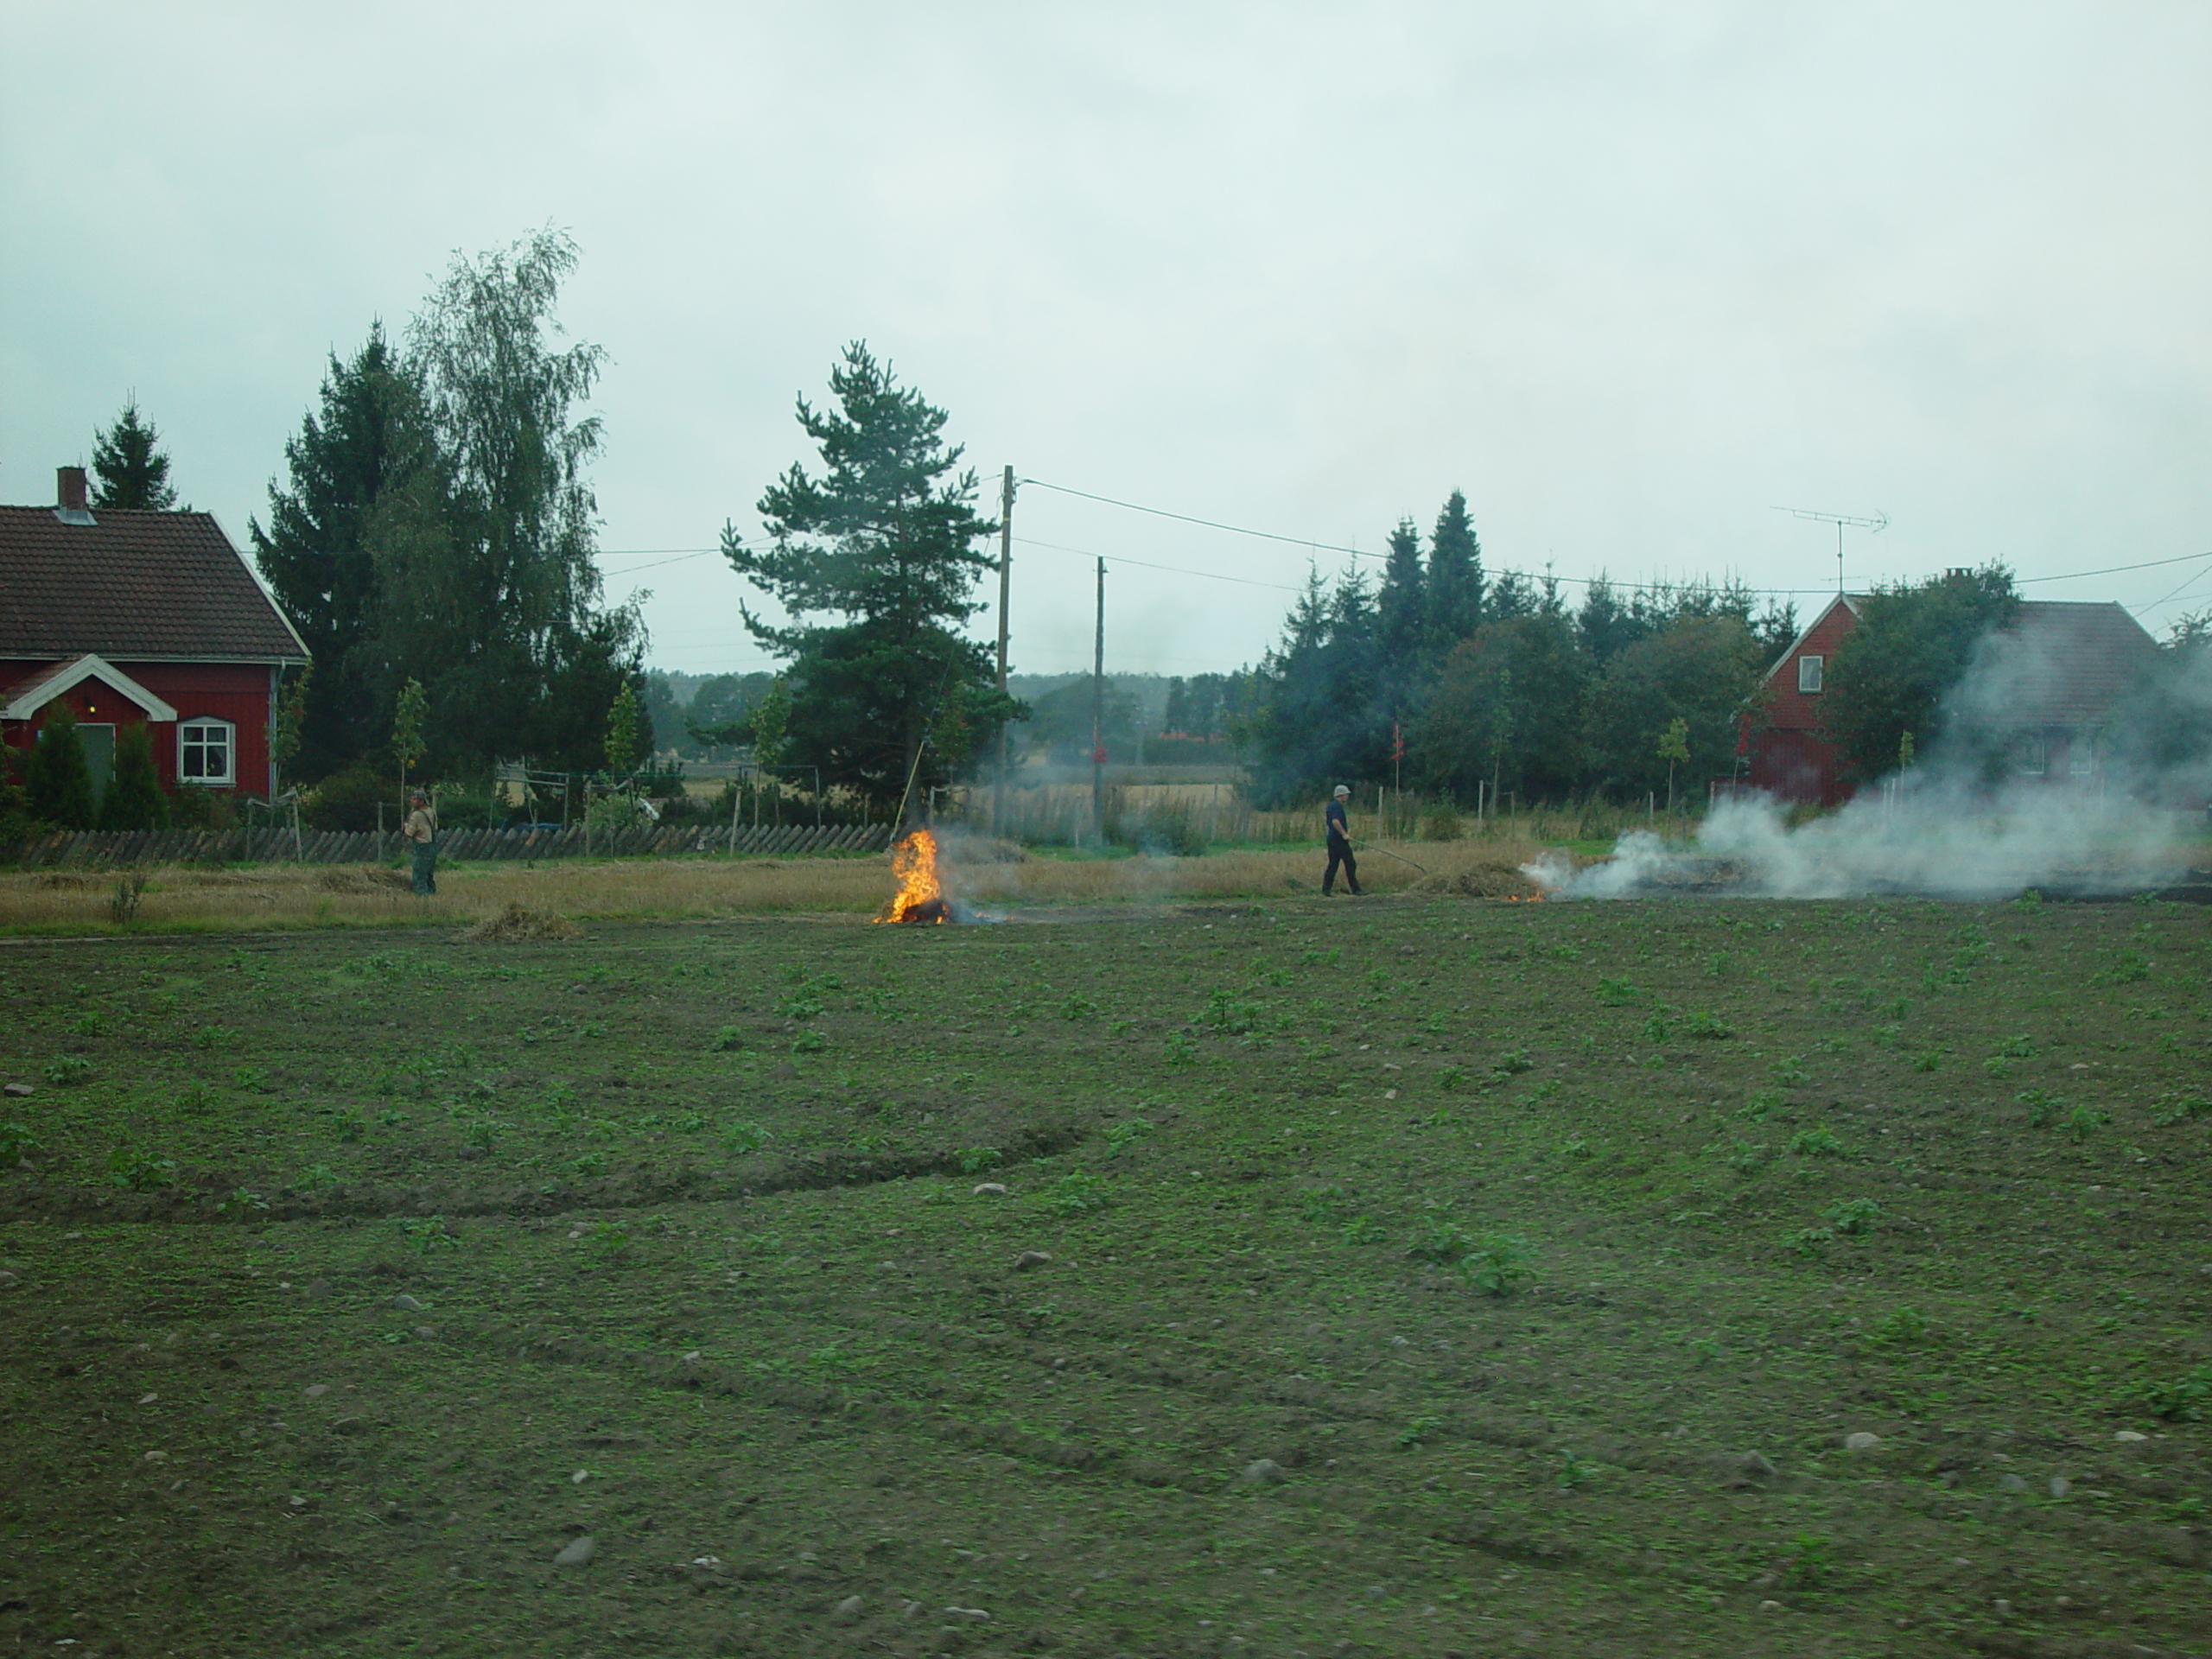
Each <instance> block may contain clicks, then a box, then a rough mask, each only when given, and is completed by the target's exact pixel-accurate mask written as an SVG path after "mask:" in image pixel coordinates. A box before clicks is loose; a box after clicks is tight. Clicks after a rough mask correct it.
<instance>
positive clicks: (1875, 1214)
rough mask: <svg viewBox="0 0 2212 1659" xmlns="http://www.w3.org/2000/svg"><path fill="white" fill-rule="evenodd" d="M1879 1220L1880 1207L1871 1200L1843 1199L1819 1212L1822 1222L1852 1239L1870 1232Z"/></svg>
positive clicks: (1880, 1214) (1880, 1216)
mask: <svg viewBox="0 0 2212 1659" xmlns="http://www.w3.org/2000/svg"><path fill="white" fill-rule="evenodd" d="M1881 1218H1882V1206H1881V1205H1878V1204H1877V1203H1875V1202H1874V1200H1873V1199H1872V1198H1844V1199H1841V1200H1840V1201H1839V1202H1837V1203H1834V1204H1832V1205H1829V1206H1828V1207H1827V1209H1826V1210H1824V1211H1821V1220H1822V1221H1825V1222H1827V1223H1829V1224H1832V1225H1833V1226H1834V1228H1835V1230H1836V1231H1838V1232H1839V1233H1843V1234H1846V1235H1848V1236H1851V1237H1853V1238H1856V1237H1858V1236H1859V1235H1861V1234H1864V1233H1871V1232H1872V1231H1873V1230H1874V1224H1875V1223H1876V1222H1878V1221H1879V1220H1880V1219H1881Z"/></svg>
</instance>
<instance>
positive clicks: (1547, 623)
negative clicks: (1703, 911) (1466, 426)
mask: <svg viewBox="0 0 2212 1659" xmlns="http://www.w3.org/2000/svg"><path fill="white" fill-rule="evenodd" d="M1388 548H1389V551H1388V553H1387V555H1386V556H1385V559H1384V562H1383V572H1382V577H1381V582H1380V583H1379V585H1378V586H1374V587H1370V583H1369V582H1368V579H1367V576H1366V574H1365V573H1364V572H1363V571H1360V570H1357V569H1352V570H1347V571H1345V572H1344V574H1343V575H1340V576H1339V577H1338V579H1337V580H1336V581H1335V582H1325V581H1324V580H1323V578H1322V577H1321V576H1320V575H1319V572H1315V573H1313V574H1312V575H1309V577H1308V579H1307V582H1306V588H1305V590H1304V591H1303V592H1302V593H1301V594H1300V595H1299V597H1298V599H1297V600H1296V601H1294V603H1293V605H1292V607H1291V609H1290V613H1289V615H1288V616H1287V618H1286V619H1285V620H1284V624H1283V633H1282V638H1281V642H1280V643H1279V644H1278V645H1276V646H1275V647H1274V649H1273V650H1272V651H1270V652H1268V655H1267V657H1266V658H1264V659H1263V660H1262V664H1261V665H1260V667H1259V669H1258V670H1257V671H1255V675H1254V677H1253V690H1252V693H1251V705H1250V707H1249V709H1248V710H1247V711H1246V712H1245V713H1243V715H1241V716H1240V718H1239V719H1238V720H1237V721H1236V734H1237V736H1238V738H1239V740H1240V742H1241V744H1242V746H1243V751H1244V753H1245V756H1246V759H1247V760H1248V762H1249V766H1250V767H1251V772H1252V778H1253V789H1254V793H1255V797H1256V798H1258V799H1260V800H1261V801H1262V803H1264V804H1269V805H1281V804H1289V803H1292V802H1295V801H1300V800H1304V799H1306V798H1310V797H1312V796H1314V795H1316V794H1317V793H1319V792H1320V791H1323V790H1325V788H1326V787H1327V786H1330V785H1334V784H1336V783H1353V784H1361V785H1374V784H1377V783H1383V782H1387V781H1389V779H1391V778H1392V777H1393V776H1394V775H1398V776H1402V779H1403V782H1404V784H1405V785H1406V786H1407V787H1408V788H1409V789H1413V790H1417V791H1422V792H1425V793H1437V794H1444V795H1450V796H1452V797H1456V798H1459V799H1461V800H1463V801H1465V802H1467V803H1470V804H1471V803H1473V802H1474V801H1475V800H1476V799H1477V798H1478V797H1479V796H1488V795H1490V794H1491V793H1493V792H1511V793H1513V794H1515V795H1516V796H1518V797H1519V798H1522V799H1532V798H1549V799H1560V798H1566V797H1568V796H1573V795H1580V794H1584V793H1587V792H1589V791H1599V792H1601V793H1605V794H1608V795H1611V796H1614V797H1616V798H1640V797H1641V796H1642V795H1643V793H1644V791H1647V790H1649V791H1657V792H1663V791H1665V789H1666V787H1667V777H1668V772H1669V767H1670V766H1673V767H1675V769H1676V772H1677V775H1678V777H1679V776H1688V777H1689V778H1691V779H1697V780H1699V781H1700V786H1702V781H1703V780H1704V779H1706V778H1707V777H1726V776H1727V775H1729V774H1730V772H1731V771H1732V767H1733V762H1734V748H1735V743H1736V737H1737V719H1738V714H1739V713H1740V712H1741V710H1742V709H1743V707H1744V704H1745V700H1746V699H1747V698H1748V697H1749V696H1750V695H1751V690H1752V689H1753V686H1754V685H1755V683H1756V682H1757V680H1758V676H1759V675H1760V674H1761V673H1763V672H1764V670H1765V668H1766V666H1767V664H1769V663H1770V662H1771V661H1772V660H1773V658H1774V657H1775V655H1776V654H1777V652H1780V651H1781V650H1783V648H1784V647H1785V646H1786V645H1788V644H1789V640H1790V639H1792V638H1793V637H1794V636H1795V634H1796V613H1795V610H1794V608H1793V607H1789V606H1788V605H1786V604H1785V605H1781V606H1776V605H1773V604H1769V605H1767V606H1766V607H1764V608H1760V607H1756V606H1755V596H1754V595H1753V594H1751V593H1749V592H1748V591H1746V590H1745V588H1743V587H1742V586H1741V585H1740V584H1738V583H1735V582H1726V583H1721V584H1717V585H1716V584H1714V583H1712V582H1688V583H1682V584H1679V585H1671V586H1662V587H1657V588H1637V589H1636V590H1634V591H1633V592H1632V593H1630V594H1629V596H1628V597H1627V599H1626V601H1624V600H1623V599H1622V597H1621V595H1620V594H1619V593H1618V591H1617V590H1616V589H1615V588H1614V587H1613V586H1612V584H1611V582H1609V581H1608V580H1607V579H1606V578H1605V577H1604V576H1603V575H1600V576H1599V578H1598V579H1597V580H1596V581H1594V582H1591V583H1590V584H1589V585H1588V586H1587V587H1586V588H1585V590H1584V593H1583V595H1582V599H1581V602H1580V605H1579V606H1577V607H1569V606H1568V604H1567V601H1566V600H1565V598H1564V597H1563V596H1562V594H1561V593H1560V587H1559V584H1558V583H1557V582H1554V581H1553V580H1551V579H1550V578H1548V577H1547V578H1544V579H1542V580H1538V581H1532V580H1530V579H1529V578H1528V577H1527V576H1524V575H1521V574H1519V573H1517V572H1510V571H1509V572H1506V573H1503V574H1502V575H1497V576H1496V577H1495V578H1493V577H1492V576H1491V575H1490V573H1489V572H1487V571H1486V570H1485V569H1484V565H1483V556H1482V543H1481V541H1480V538H1479V537H1478V536H1477V534H1476V531H1475V526H1474V523H1473V520H1472V518H1471V515H1470V513H1469V511H1468V507H1467V501H1466V498H1465V496H1464V495H1463V494H1462V493H1460V492H1459V491H1457V490H1454V491H1452V493H1451V495H1450V496H1449V497H1447V498H1446V501H1445V503H1444V505H1443V507H1442V508H1441V509H1440V511H1439V512H1438V513H1437V516H1436V519H1435V523H1434V526H1433V529H1432V531H1430V534H1429V537H1428V547H1427V556H1426V557H1425V558H1424V556H1423V554H1422V550H1421V537H1420V534H1419V532H1418V531H1417V530H1416V529H1415V527H1414V522H1413V521H1412V520H1411V519H1409V518H1407V519H1401V520H1400V521H1399V523H1398V524H1397V525H1396V526H1395V528H1394V529H1393V530H1392V531H1391V532H1390V534H1389V539H1388ZM1677 720H1680V721H1681V722H1682V728H1681V739H1680V747H1681V749H1682V751H1683V752H1684V753H1687V756H1688V760H1687V761H1682V760H1669V759H1668V758H1666V757H1665V756H1664V755H1662V752H1661V747H1660V745H1661V740H1662V737H1663V736H1665V735H1666V734H1669V732H1670V731H1671V730H1672V722H1674V721H1677ZM1647 728H1649V729H1647ZM1394 733H1395V734H1397V735H1399V736H1401V737H1402V740H1403V741H1404V744H1405V749H1406V754H1405V760H1404V762H1403V764H1402V766H1401V767H1395V768H1394V766H1393V764H1392V757H1393V747H1394V745H1393V736H1394Z"/></svg>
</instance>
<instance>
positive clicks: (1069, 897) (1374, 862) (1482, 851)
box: [0, 838, 1539, 934]
mask: <svg viewBox="0 0 2212 1659" xmlns="http://www.w3.org/2000/svg"><path fill="white" fill-rule="evenodd" d="M1538 851H1539V849H1538V847H1537V845H1536V843H1535V842H1533V841H1527V842H1522V841H1512V840H1507V839H1503V838H1499V839H1490V838H1485V839H1482V840H1479V841H1465V842H1443V843H1436V842H1407V843H1380V844H1377V845H1375V846H1373V847H1370V849H1365V850H1363V852H1362V853H1361V855H1360V858H1361V863H1360V874H1361V878H1362V880H1363V883H1364V884H1365V885H1366V886H1367V887H1368V888H1369V889H1370V891H1372V892H1375V893H1395V892H1403V891H1406V890H1407V889H1409V888H1414V889H1419V890H1421V891H1427V892H1455V893H1462V894H1465V895H1469V896H1476V897H1505V896H1509V895H1513V896H1519V895H1525V894H1527V893H1531V892H1533V891H1534V889H1533V887H1531V886H1530V884H1529V882H1528V881H1527V880H1525V879H1524V878H1522V876H1521V875H1520V874H1519V873H1518V868H1517V867H1518V866H1519V865H1521V864H1522V863H1524V862H1526V861H1528V860H1529V859H1530V858H1533V857H1534V856H1535V855H1536V853H1537V852H1538ZM950 857H951V859H952V861H953V870H954V875H953V880H952V885H953V889H954V891H955V892H956V893H957V895H958V896H960V897H962V898H963V899H969V900H970V901H972V902H974V903H976V904H977V905H979V906H983V907H985V908H987V909H990V908H1014V907H1020V906H1029V905H1044V906H1062V905H1070V904H1079V905H1125V904H1126V905H1144V904H1166V903H1182V902H1188V901H1192V900H1208V899H1251V898H1262V897H1268V898H1272V897H1280V896H1281V895H1284V894H1287V893H1294V892H1300V891H1304V890H1307V889H1310V888H1313V887H1318V886H1319V881H1320V875H1321V856H1320V855H1319V853H1318V852H1316V851H1314V850H1313V849H1300V850H1296V851H1291V850H1284V851H1281V852H1231V853H1217V854H1214V855H1210V856H1207V857H1204V858H1147V857H1120V858H1095V857H1082V856H1067V857H1050V856H1037V855H1025V854H1023V853H1021V852H1020V851H1019V850H1017V849H1014V848H1013V847H1011V846H1009V845H1007V844H1006V843H1003V842H970V843H969V844H968V845H967V846H966V847H965V848H962V847H961V846H959V844H958V843H955V844H954V847H953V849H952V851H951V855H950ZM1407 860H1411V861H1414V862H1410V863H1409V862H1406V861H1407ZM128 874H130V875H143V876H144V877H145V878H146V880H145V886H144V888H143V891H142V892H141V893H139V894H138V897H137V907H136V910H135V912H134V913H133V914H132V915H131V916H130V918H129V919H128V920H127V921H126V920H123V919H119V918H118V913H117V912H118V904H117V890H118V884H119V883H121V882H123V881H124V880H126V874H125V873H118V872H115V871H98V870H33V871H16V872H11V873H8V874H0V931H6V932H12V933H26V932H29V933H73V934H84V933H102V932H120V931H200V930H208V931H237V930H245V931H262V930H266V929H292V928H318V927H349V928H362V927H366V928H381V927H407V926H422V925H447V926H454V927H461V926H467V925H473V924H474V923H477V922H479V921H481V920H482V919H484V918H486V917H490V916H495V915H498V914H500V913H502V912H505V910H506V909H507V908H508V907H509V906H517V905H519V906H523V907H524V908H525V909H527V910H531V911H536V912H543V913H549V914H554V915H560V916H565V917H569V918H574V919H577V920H613V919H616V918H637V919H650V918H729V917H738V916H746V915H785V916H792V915H818V916H823V917H835V918H845V919H848V920H855V921H857V920H864V919H865V918H868V917H870V916H872V915H874V912H875V911H876V909H877V908H878V907H879V906H880V905H881V904H882V903H883V901H884V900H885V899H886V898H887V897H888V896H889V893H890V890H891V877H890V859H889V856H888V855H882V856H878V857H873V858H835V857H831V858H804V859H777V858H758V859H754V858H739V859H717V858H713V857H699V858H683V859H619V860H618V859H608V860H601V861H591V860H577V859H565V860H562V861H557V862H547V863H543V864H538V865H534V866H533V865H529V864H513V863H504V862H493V863H484V864H461V865H449V866H446V867H443V868H441V869H440V870H439V872H438V892H437V894H436V896H435V897H434V898H430V899H417V898H416V897H415V896H414V895H413V894H412V893H410V892H409V891H408V888H407V881H406V878H405V876H404V874H402V873H401V872H399V871H398V870H397V869H396V868H379V867H374V866H368V865H340V866H309V867H302V866H296V865H282V864H274V865H262V866H258V867H255V868H245V869H204V868H188V867H173V868H152V869H149V870H143V871H137V872H131V873H128Z"/></svg>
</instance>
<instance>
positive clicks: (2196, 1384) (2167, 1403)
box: [2138, 1365, 2212, 1423]
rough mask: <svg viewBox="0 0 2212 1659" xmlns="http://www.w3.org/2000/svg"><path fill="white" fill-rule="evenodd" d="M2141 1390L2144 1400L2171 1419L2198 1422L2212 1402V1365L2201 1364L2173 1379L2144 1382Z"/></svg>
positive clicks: (2172, 1420)
mask: <svg viewBox="0 0 2212 1659" xmlns="http://www.w3.org/2000/svg"><path fill="white" fill-rule="evenodd" d="M2138 1391H2139V1394H2140V1395H2141V1396H2142V1400H2143V1403H2144V1404H2145V1406H2148V1407H2149V1408H2151V1410H2152V1413H2154V1414H2156V1415H2158V1416H2160V1417H2163V1418H2164V1419H2166V1420H2167V1421H2169V1422H2177V1423H2193V1422H2196V1421H2199V1420H2200V1419H2202V1416H2203V1415H2204V1408H2205V1406H2206V1404H2207V1403H2208V1402H2212V1365H2199V1366H2198V1367H2197V1368H2196V1370H2192V1371H2190V1373H2189V1374H2188V1375H2187V1376H2178V1377H2176V1378H2175V1379H2174V1380H2173V1381H2172V1382H2171V1383H2143V1384H2142V1385H2140V1388H2139V1390H2138Z"/></svg>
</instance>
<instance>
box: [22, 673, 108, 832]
mask: <svg viewBox="0 0 2212 1659" xmlns="http://www.w3.org/2000/svg"><path fill="white" fill-rule="evenodd" d="M25 773H26V775H25V777H24V779H23V781H24V784H25V785H26V786H27V787H28V788H29V791H30V798H31V817H34V818H36V819H37V820H38V821H39V822H40V823H49V824H52V825H53V826H54V828H55V829H91V828H92V824H93V822H94V816H95V814H94V808H93V806H92V768H91V767H90V766H86V764H85V742H84V740H83V739H82V738H81V737H79V735H78V734H77V716H76V714H75V712H74V711H73V710H72V709H70V708H69V706H68V705H67V703H59V702H58V703H54V704H53V705H52V712H51V713H49V714H48V715H47V717H46V724H45V726H44V727H43V728H41V730H40V732H39V734H38V747H36V748H35V749H33V750H32V751H31V759H30V764H29V766H28V767H27V768H25Z"/></svg>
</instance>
